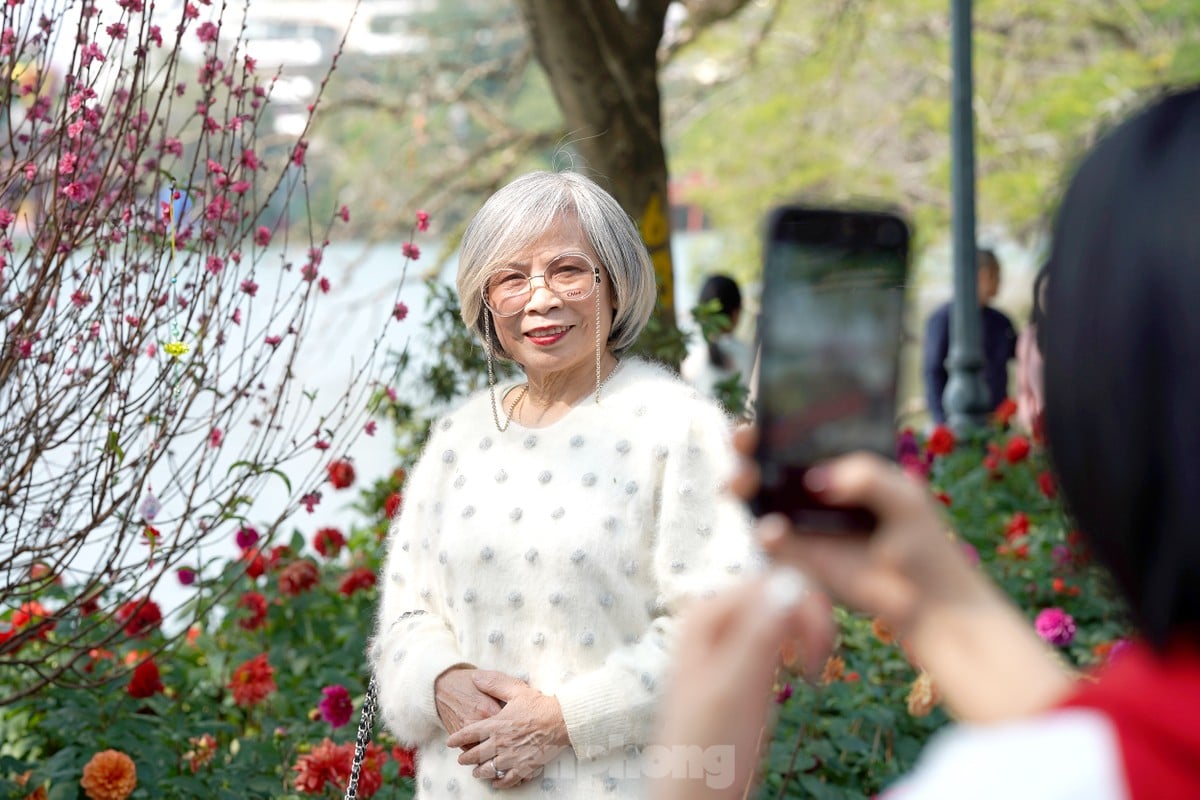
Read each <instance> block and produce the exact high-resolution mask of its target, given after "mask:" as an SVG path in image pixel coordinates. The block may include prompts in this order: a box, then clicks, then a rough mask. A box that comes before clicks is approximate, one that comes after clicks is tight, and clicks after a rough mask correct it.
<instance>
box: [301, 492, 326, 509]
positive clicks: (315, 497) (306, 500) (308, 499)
mask: <svg viewBox="0 0 1200 800" xmlns="http://www.w3.org/2000/svg"><path fill="white" fill-rule="evenodd" d="M320 502H321V493H320V492H309V493H308V494H306V495H304V496H302V497H301V498H300V505H302V506H304V510H305V511H307V512H308V513H310V514H311V513H313V509H315V508H316V507H317V506H318V505H319V504H320Z"/></svg>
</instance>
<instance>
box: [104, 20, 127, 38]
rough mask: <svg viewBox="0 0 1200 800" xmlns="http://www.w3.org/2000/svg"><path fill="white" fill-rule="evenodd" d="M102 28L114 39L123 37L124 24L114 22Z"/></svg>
mask: <svg viewBox="0 0 1200 800" xmlns="http://www.w3.org/2000/svg"><path fill="white" fill-rule="evenodd" d="M104 30H105V31H106V32H107V33H108V35H109V36H111V37H112V38H114V39H124V38H125V26H124V25H122V24H121V23H120V22H114V23H113V24H112V25H109V26H108V27H107V28H105V29H104Z"/></svg>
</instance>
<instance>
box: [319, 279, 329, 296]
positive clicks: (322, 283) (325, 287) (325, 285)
mask: <svg viewBox="0 0 1200 800" xmlns="http://www.w3.org/2000/svg"><path fill="white" fill-rule="evenodd" d="M317 287H318V288H319V289H320V290H321V291H322V292H324V293H325V294H329V278H326V277H325V276H324V275H322V276H321V280H319V281H317Z"/></svg>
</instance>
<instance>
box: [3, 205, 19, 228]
mask: <svg viewBox="0 0 1200 800" xmlns="http://www.w3.org/2000/svg"><path fill="white" fill-rule="evenodd" d="M16 218H17V215H16V214H14V213H13V212H11V211H9V210H8V209H7V208H0V230H3V229H5V228H7V227H8V226H9V225H12V224H13V220H15V219H16Z"/></svg>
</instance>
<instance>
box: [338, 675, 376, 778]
mask: <svg viewBox="0 0 1200 800" xmlns="http://www.w3.org/2000/svg"><path fill="white" fill-rule="evenodd" d="M378 711H379V688H378V687H377V686H376V684H375V676H374V675H372V676H371V682H370V683H369V684H368V685H367V696H366V697H364V698H363V704H362V714H361V715H360V716H359V719H358V736H357V737H356V738H355V740H354V761H353V762H351V764H350V782H349V783H348V784H346V797H345V799H344V800H356V799H357V797H358V775H359V773H360V772H362V764H363V758H365V757H366V753H367V745H368V744H370V743H371V731H372V730H373V729H374V728H375V714H376V713H377V712H378Z"/></svg>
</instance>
